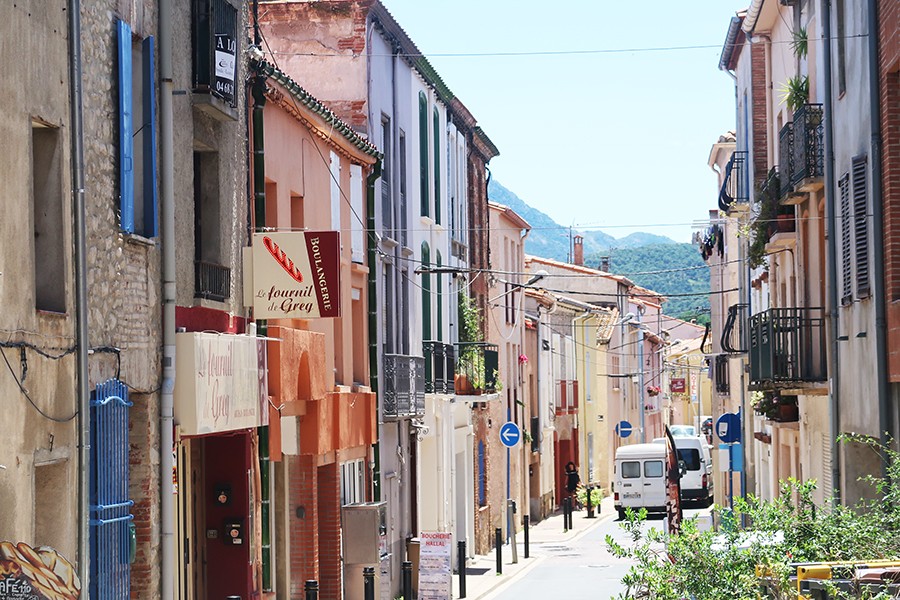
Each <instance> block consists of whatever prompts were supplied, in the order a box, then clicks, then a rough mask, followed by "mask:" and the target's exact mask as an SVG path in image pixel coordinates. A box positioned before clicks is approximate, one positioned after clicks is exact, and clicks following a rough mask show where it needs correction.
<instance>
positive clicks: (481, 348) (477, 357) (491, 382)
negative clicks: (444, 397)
mask: <svg viewBox="0 0 900 600" xmlns="http://www.w3.org/2000/svg"><path fill="white" fill-rule="evenodd" d="M456 354H457V356H458V357H459V359H458V360H457V362H456V377H455V386H454V389H455V391H456V394H457V395H459V396H480V395H481V394H494V393H496V392H497V367H498V366H499V363H500V357H499V354H498V351H497V345H496V344H486V343H484V342H460V343H458V344H457V345H456Z"/></svg>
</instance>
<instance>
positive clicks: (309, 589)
mask: <svg viewBox="0 0 900 600" xmlns="http://www.w3.org/2000/svg"><path fill="white" fill-rule="evenodd" d="M303 587H304V588H305V589H306V600H319V582H318V581H316V580H315V579H307V580H306V584H304V586H303Z"/></svg>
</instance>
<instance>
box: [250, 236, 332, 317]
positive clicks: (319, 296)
mask: <svg viewBox="0 0 900 600" xmlns="http://www.w3.org/2000/svg"><path fill="white" fill-rule="evenodd" d="M340 250H341V240H340V234H339V233H338V232H337V231H295V232H289V233H275V232H265V233H257V234H254V235H253V251H252V254H253V277H252V281H253V316H254V318H256V319H318V318H326V317H340V316H341V268H340V266H341V256H340Z"/></svg>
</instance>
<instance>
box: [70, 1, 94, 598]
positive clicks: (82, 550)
mask: <svg viewBox="0 0 900 600" xmlns="http://www.w3.org/2000/svg"><path fill="white" fill-rule="evenodd" d="M69 55H70V56H71V59H70V61H69V105H70V111H71V118H72V139H71V143H72V204H73V209H74V212H75V231H74V238H75V348H76V351H75V362H76V367H75V369H76V377H75V394H76V396H77V398H78V421H77V427H78V577H79V578H80V579H81V589H82V590H88V589H90V573H91V572H90V549H91V545H90V544H91V530H90V526H89V522H90V518H91V507H90V492H91V490H90V481H91V404H90V391H89V389H88V387H89V384H88V314H87V265H86V262H85V261H86V256H87V251H86V248H85V215H84V123H83V121H82V117H83V113H82V88H81V2H80V0H70V2H69Z"/></svg>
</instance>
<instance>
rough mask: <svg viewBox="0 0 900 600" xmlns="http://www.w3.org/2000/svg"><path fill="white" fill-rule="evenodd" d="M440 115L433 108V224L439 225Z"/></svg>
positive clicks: (435, 108)
mask: <svg viewBox="0 0 900 600" xmlns="http://www.w3.org/2000/svg"><path fill="white" fill-rule="evenodd" d="M440 131H441V114H440V113H439V112H438V109H437V106H435V107H434V134H433V135H434V222H435V223H437V224H438V225H440V223H441V136H440Z"/></svg>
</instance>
